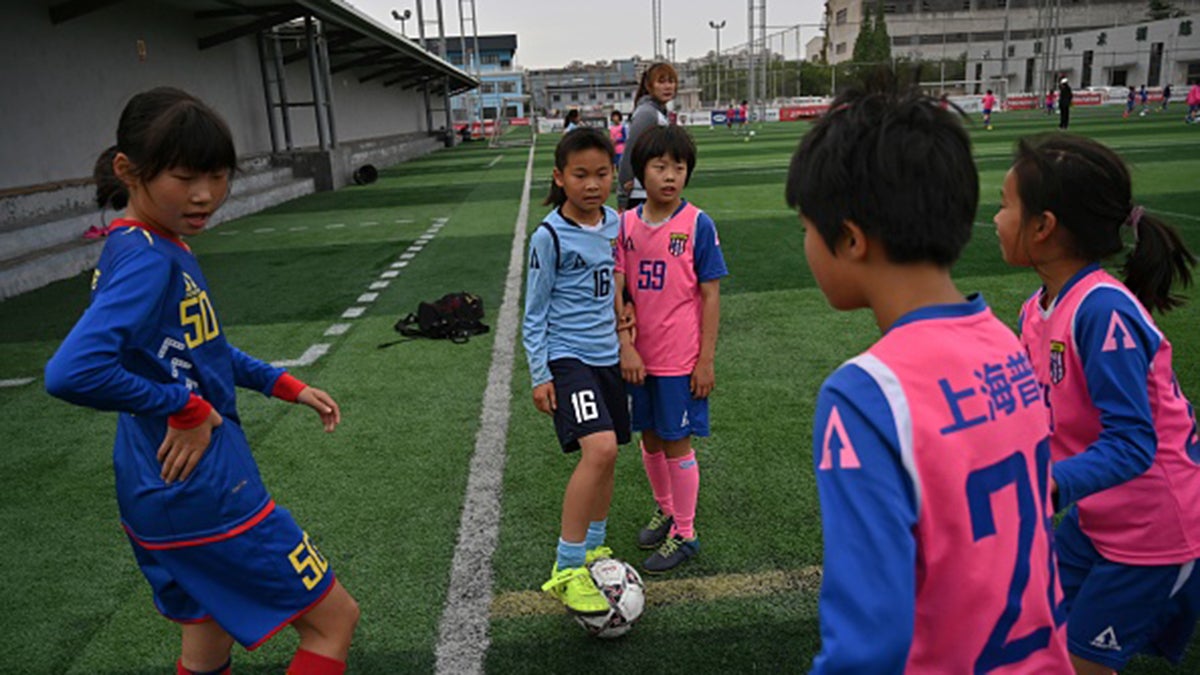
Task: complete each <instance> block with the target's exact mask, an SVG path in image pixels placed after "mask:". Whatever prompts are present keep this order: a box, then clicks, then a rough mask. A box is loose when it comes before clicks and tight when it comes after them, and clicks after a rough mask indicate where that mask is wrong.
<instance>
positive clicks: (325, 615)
mask: <svg viewBox="0 0 1200 675" xmlns="http://www.w3.org/2000/svg"><path fill="white" fill-rule="evenodd" d="M334 584H335V585H334V587H333V589H332V590H330V591H329V594H328V595H326V596H325V599H324V600H322V601H321V602H320V603H318V604H317V606H316V607H313V608H312V609H311V610H309V611H308V612H307V613H305V614H304V615H303V616H301V617H299V618H298V619H296V620H295V621H294V622H293V623H292V625H293V627H295V629H296V631H297V632H298V633H299V634H300V646H301V648H303V649H308V650H310V651H314V652H317V653H320V654H325V655H326V656H332V657H334V658H338V659H340V660H343V661H344V660H345V658H346V652H348V651H349V649H350V640H351V638H353V637H354V629H355V628H356V627H357V626H358V619H359V616H360V614H361V611H360V610H359V607H358V602H357V601H356V600H355V599H354V598H353V597H352V596H351V595H350V593H349V592H348V591H346V589H345V587H344V586H342V585H341V583H340V582H337V581H335V582H334Z"/></svg>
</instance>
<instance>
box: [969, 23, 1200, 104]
mask: <svg viewBox="0 0 1200 675" xmlns="http://www.w3.org/2000/svg"><path fill="white" fill-rule="evenodd" d="M1196 29H1200V20H1197V19H1192V18H1191V17H1186V16H1185V17H1179V18H1174V19H1162V20H1159V21H1145V22H1142V23H1135V24H1130V25H1122V26H1110V27H1107V28H1101V29H1095V30H1089V31H1081V32H1077V33H1071V34H1068V35H1059V36H1057V37H1054V38H1052V39H1046V40H1037V39H1025V40H1010V41H1009V42H1008V43H1007V45H1005V44H1004V43H1003V42H980V43H976V44H973V45H972V46H971V48H970V50H969V51H968V53H967V74H968V76H969V77H971V78H974V79H975V80H978V81H982V82H983V83H991V82H1007V83H1008V85H1007V87H1008V89H1007V91H1009V92H1033V91H1037V92H1041V91H1044V90H1047V89H1050V88H1052V87H1054V86H1056V83H1057V81H1058V80H1059V79H1061V78H1063V77H1065V78H1067V80H1068V81H1069V82H1070V83H1071V85H1072V86H1073V87H1076V88H1086V87H1128V86H1131V85H1132V86H1135V87H1137V86H1140V85H1143V84H1144V85H1146V86H1149V87H1159V86H1163V85H1166V84H1172V85H1175V86H1176V87H1178V86H1180V85H1184V84H1189V83H1191V82H1200V33H1197V32H1196ZM1006 46H1007V49H1008V52H1007V55H1006V56H1007V58H1006V59H1004V60H1000V59H997V58H996V56H997V55H999V54H1001V53H1002V50H1004V49H1005V47H1006ZM976 86H978V85H975V86H973V87H972V88H973V89H974V88H975V87H976ZM984 86H986V84H985V85H984ZM993 88H994V87H993ZM969 93H979V92H978V91H972V92H969Z"/></svg>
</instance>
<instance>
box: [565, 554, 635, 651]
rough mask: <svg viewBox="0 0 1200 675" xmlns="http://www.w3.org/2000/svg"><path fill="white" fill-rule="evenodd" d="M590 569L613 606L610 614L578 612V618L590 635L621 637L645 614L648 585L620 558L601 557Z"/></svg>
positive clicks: (593, 578)
mask: <svg viewBox="0 0 1200 675" xmlns="http://www.w3.org/2000/svg"><path fill="white" fill-rule="evenodd" d="M588 571H590V572H591V574H592V581H595V582H596V588H599V589H600V592H601V593H603V594H604V597H606V598H608V604H609V606H610V607H611V609H610V610H609V611H608V613H607V614H600V615H586V616H585V615H582V614H576V615H575V621H576V622H578V623H579V625H580V626H583V629H584V630H586V631H587V632H588V634H589V635H593V636H595V637H598V638H605V639H610V638H616V637H621V636H622V635H624V634H626V633H628V632H629V631H630V630H631V629H632V628H633V624H634V623H636V622H637V620H638V619H639V618H641V616H642V610H643V609H644V608H645V606H646V585H645V584H644V583H642V577H641V575H639V574H638V573H637V570H635V569H634V568H633V566H632V565H629V564H628V563H625V562H622V561H620V560H617V559H616V558H601V559H599V560H597V561H596V562H594V563H592V564H591V566H590V567H589V569H588Z"/></svg>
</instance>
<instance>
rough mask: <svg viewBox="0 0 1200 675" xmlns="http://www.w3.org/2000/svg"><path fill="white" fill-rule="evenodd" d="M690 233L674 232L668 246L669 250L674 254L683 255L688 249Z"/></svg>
mask: <svg viewBox="0 0 1200 675" xmlns="http://www.w3.org/2000/svg"><path fill="white" fill-rule="evenodd" d="M687 242H688V235H687V234H686V233H684V232H672V233H671V243H670V244H669V245H668V246H667V250H668V251H670V252H671V255H673V256H676V257H678V256H681V255H683V253H684V251H686V250H687Z"/></svg>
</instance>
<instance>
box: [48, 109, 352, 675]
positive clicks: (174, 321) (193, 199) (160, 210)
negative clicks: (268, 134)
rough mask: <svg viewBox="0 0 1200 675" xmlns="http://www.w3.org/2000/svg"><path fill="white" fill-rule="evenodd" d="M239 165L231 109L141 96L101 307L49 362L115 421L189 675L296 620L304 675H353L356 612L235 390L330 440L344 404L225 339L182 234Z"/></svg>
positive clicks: (58, 377) (111, 187)
mask: <svg viewBox="0 0 1200 675" xmlns="http://www.w3.org/2000/svg"><path fill="white" fill-rule="evenodd" d="M236 166H237V155H236V152H235V151H234V147H233V140H232V135H231V134H230V132H229V129H228V127H227V126H226V125H225V122H224V120H222V119H221V118H220V116H219V115H217V113H215V112H214V111H213V110H212V109H210V108H209V107H208V106H206V105H205V104H204V103H202V102H200V101H199V100H197V99H196V98H194V97H192V96H190V95H189V94H187V93H185V92H182V91H179V90H178V89H170V88H158V89H153V90H151V91H148V92H144V93H141V94H138V95H137V96H134V97H133V98H132V99H131V100H130V101H129V103H128V104H127V105H126V106H125V109H124V111H123V112H122V113H121V119H120V122H119V125H118V127H117V144H116V146H114V147H113V148H110V149H109V150H108V151H106V153H105V154H104V155H102V156H101V159H100V160H99V161H98V162H97V165H96V170H97V176H96V181H97V200H98V201H99V202H100V203H101V204H102V205H103V204H108V203H110V202H112V201H114V200H115V199H116V198H117V197H118V196H120V197H121V198H124V197H126V196H127V198H128V207H127V208H126V211H125V217H124V218H123V219H120V220H117V221H115V222H114V223H113V225H112V228H111V229H112V231H111V233H110V235H109V237H108V240H107V242H105V246H104V251H103V253H102V254H101V257H100V262H99V264H98V265H97V268H96V271H95V274H94V276H93V279H92V287H93V290H92V302H91V305H90V306H89V307H88V308H87V310H86V311H85V312H84V313H83V316H82V317H80V319H79V321H78V322H77V323H76V324H75V327H74V328H73V329H72V330H71V332H70V334H69V335H68V336H67V338H66V340H65V341H64V342H63V344H62V345H61V346H60V347H59V349H58V351H57V352H56V353H55V355H54V356H53V358H51V359H50V362H49V363H48V364H47V365H46V389H47V390H48V391H49V392H50V393H51V394H53V395H54V396H57V397H60V398H62V399H65V400H67V401H70V402H71V403H75V404H78V405H83V406H88V407H91V408H96V409H99V410H115V411H117V412H119V413H120V415H119V417H118V420H117V438H116V442H115V444H114V448H113V464H114V469H115V471H116V488H117V501H118V505H119V507H120V513H121V523H122V525H123V527H124V528H125V531H126V533H127V534H128V536H129V539H130V542H131V543H132V545H133V551H134V555H135V556H136V557H137V561H138V565H139V566H140V567H141V570H142V573H143V574H144V575H145V577H146V580H147V581H148V582H149V583H150V586H151V588H152V589H153V591H154V602H155V605H156V606H157V608H158V610H159V612H161V613H162V614H163V615H164V616H165V617H167V618H168V619H171V620H173V621H176V622H178V623H180V624H181V630H182V649H181V655H180V659H179V661H178V663H177V664H176V666H177V670H178V672H179V673H181V674H186V673H222V672H229V669H230V650H231V648H232V647H233V642H234V640H237V641H238V642H240V643H241V644H242V645H243V646H245V647H246V648H247V649H254V648H255V647H257V646H258V645H260V644H262V643H263V642H265V641H266V640H267V639H268V638H270V637H271V636H272V635H273V634H274V633H275V632H277V631H278V630H280V629H281V628H283V626H285V625H288V624H289V623H290V624H291V625H292V626H293V627H295V628H296V630H297V632H298V633H299V635H300V645H299V648H298V650H297V652H296V655H295V657H294V659H293V661H292V663H291V665H290V666H289V668H288V672H289V673H291V674H292V675H327V674H340V673H342V672H344V671H345V661H346V654H347V652H348V650H349V648H350V639H351V636H352V635H353V632H354V628H355V625H356V623H357V621H358V605H357V604H356V603H355V601H354V599H353V598H352V597H351V596H350V594H349V593H347V592H346V590H345V588H343V587H342V585H341V584H340V583H339V582H338V581H337V580H336V579H335V578H334V574H333V571H332V570H331V569H330V567H329V563H328V562H327V561H326V560H325V559H324V558H323V557H322V556H321V554H320V552H319V551H318V550H317V548H316V546H314V545H313V543H312V541H311V540H310V539H309V536H308V534H307V533H305V532H304V531H303V530H301V529H300V527H299V526H298V525H297V524H296V522H295V521H294V520H293V519H292V517H291V515H290V514H289V513H288V511H287V510H286V509H284V508H283V507H281V506H277V505H276V504H275V502H274V501H273V500H272V499H271V496H270V494H269V493H268V492H267V489H266V487H265V486H264V485H263V483H262V479H261V477H260V476H259V473H258V467H257V465H256V464H255V461H254V457H253V456H252V454H251V451H250V447H249V444H248V443H247V441H246V437H245V435H244V434H243V432H242V429H241V421H240V419H239V417H238V412H237V406H236V395H235V391H234V388H235V387H237V386H241V387H247V388H250V389H255V390H257V391H260V392H262V393H263V394H266V395H271V396H275V397H278V398H283V399H285V400H288V401H293V402H297V403H302V404H304V405H307V406H308V407H310V408H312V409H313V410H315V411H316V412H317V413H318V414H319V415H320V417H321V421H322V423H323V425H324V427H325V430H326V431H327V432H330V431H333V430H334V428H335V427H336V426H337V425H338V423H339V422H340V421H341V412H340V410H339V409H338V406H337V403H336V402H334V400H333V399H332V398H331V397H330V396H329V395H328V394H326V393H325V392H323V391H321V390H320V389H316V388H313V387H309V386H307V385H305V384H304V383H302V382H300V381H299V380H297V379H296V378H294V377H292V376H290V375H288V374H287V373H285V372H284V371H283V370H281V369H279V368H274V367H272V366H270V365H269V364H266V363H264V362H262V361H259V360H257V359H255V358H253V357H250V356H248V355H246V354H244V353H242V352H241V351H238V349H236V348H235V347H233V346H232V345H231V344H229V342H228V341H227V339H226V335H225V331H224V329H223V327H222V326H221V323H220V320H219V319H218V315H217V313H216V311H215V309H214V305H213V302H212V294H211V290H210V289H209V287H208V283H207V281H206V280H205V278H204V275H203V273H202V272H201V271H200V266H199V264H198V262H197V261H196V258H195V257H194V256H193V255H192V253H191V250H190V249H189V248H188V246H187V244H186V243H184V241H183V239H182V238H183V237H185V236H192V235H195V234H199V233H200V232H201V231H203V229H204V227H205V225H206V224H207V223H208V221H209V219H210V218H211V217H212V214H213V212H214V211H215V210H216V209H217V208H219V207H220V206H221V204H222V203H223V202H224V200H225V197H226V196H227V195H228V193H229V178H230V174H231V173H232V172H233V171H234V170H235V168H236Z"/></svg>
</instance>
